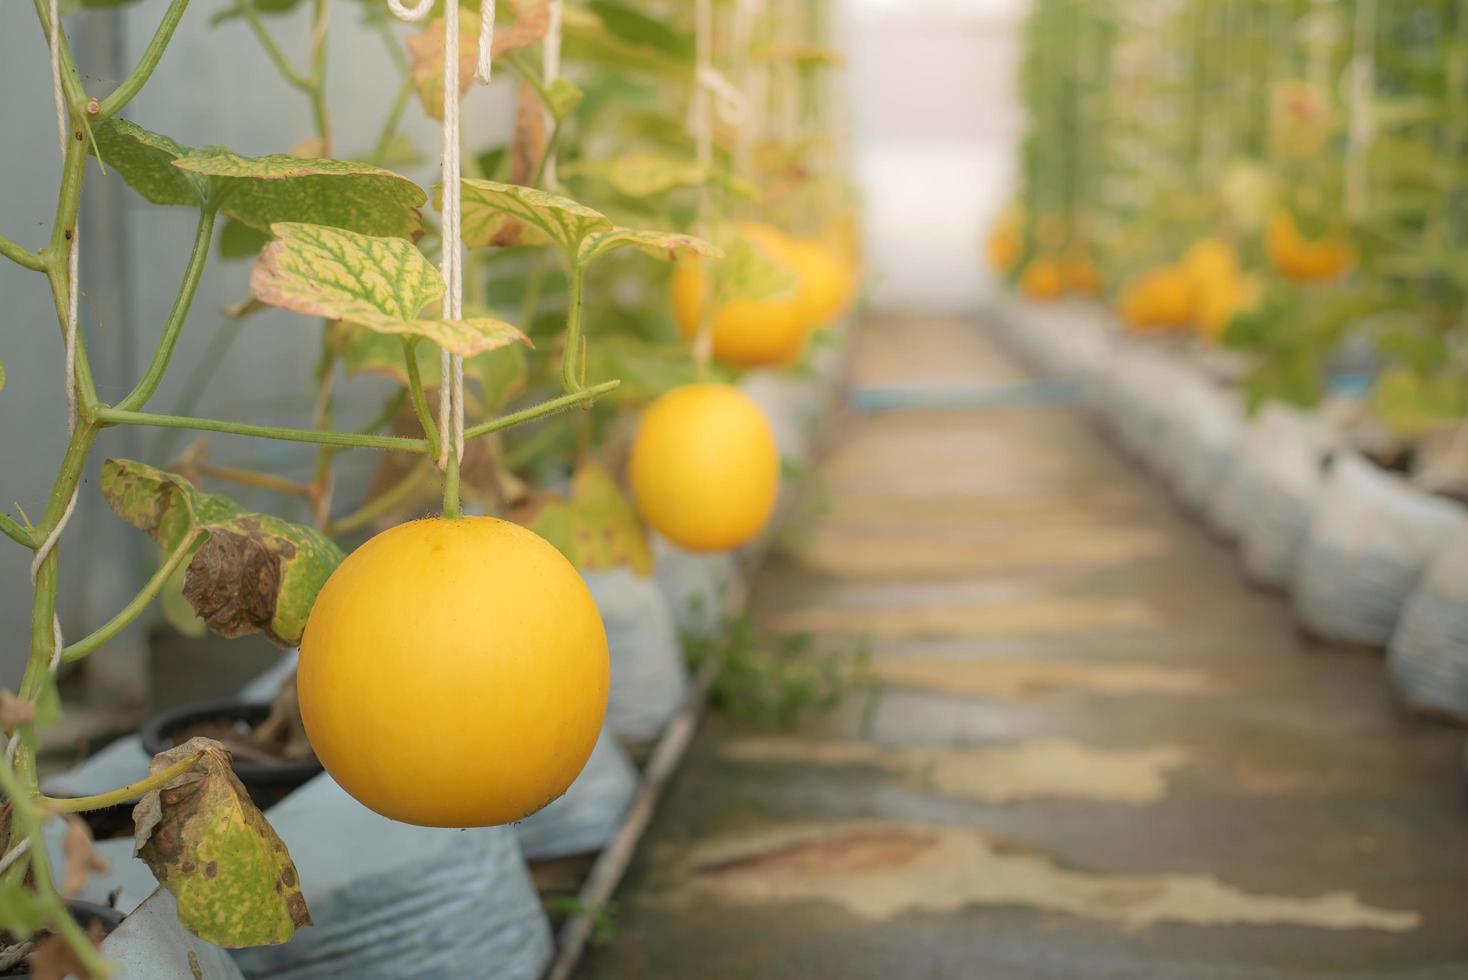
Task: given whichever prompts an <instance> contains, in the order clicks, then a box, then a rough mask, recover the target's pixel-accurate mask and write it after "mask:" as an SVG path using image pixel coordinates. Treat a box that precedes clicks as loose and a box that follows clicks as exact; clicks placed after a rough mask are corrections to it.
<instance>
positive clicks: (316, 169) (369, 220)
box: [174, 146, 428, 238]
mask: <svg viewBox="0 0 1468 980" xmlns="http://www.w3.org/2000/svg"><path fill="white" fill-rule="evenodd" d="M174 166H175V167H177V168H178V169H180V170H183V171H186V172H188V173H193V174H198V175H200V176H202V177H207V178H209V179H210V180H212V181H213V182H214V185H215V186H216V188H217V189H218V191H219V193H220V194H222V195H223V197H222V200H223V204H222V206H221V208H220V210H221V211H223V212H224V213H225V214H227V215H229V216H231V217H234V218H238V219H239V220H240V221H243V222H244V223H245V224H247V225H249V226H250V227H252V228H254V229H256V230H257V231H262V232H263V231H269V230H270V226H271V225H273V224H275V223H276V222H283V221H292V222H302V223H306V224H314V225H330V226H331V227H333V228H345V229H348V230H350V231H356V232H361V233H362V234H364V235H386V236H391V237H395V238H417V237H418V236H419V235H420V234H422V232H423V219H422V216H421V215H420V214H419V213H418V209H419V208H421V207H422V206H423V205H424V203H426V202H427V200H428V196H427V195H426V194H424V193H423V188H421V187H419V186H418V185H417V184H415V183H413V182H412V181H411V180H409V179H408V178H406V177H404V176H402V175H401V174H396V173H393V172H392V171H391V170H384V169H382V168H381V167H374V166H372V165H371V164H368V163H360V162H357V161H354V160H313V159H308V158H305V157H294V156H290V155H288V154H284V153H277V154H272V155H270V156H263V157H242V156H240V155H239V154H237V153H234V152H233V151H231V150H227V149H224V148H222V147H217V146H210V147H204V148H203V149H198V150H193V151H191V152H190V153H188V154H187V155H185V156H183V157H180V158H179V159H178V160H177V161H176V162H175V163H174Z"/></svg>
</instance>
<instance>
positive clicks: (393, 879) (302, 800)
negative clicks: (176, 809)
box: [235, 772, 551, 980]
mask: <svg viewBox="0 0 1468 980" xmlns="http://www.w3.org/2000/svg"><path fill="white" fill-rule="evenodd" d="M484 776H485V778H493V774H492V773H491V772H486V773H485V774H484ZM267 816H268V817H269V819H270V823H271V825H272V826H274V827H275V830H276V833H278V834H279V835H280V837H281V839H282V840H283V841H285V844H286V846H287V847H288V848H289V849H290V852H291V857H292V858H294V859H295V863H296V870H297V871H299V872H300V878H301V888H302V891H303V893H304V894H305V896H306V903H307V905H308V906H309V907H310V910H311V917H312V918H313V919H314V920H315V923H316V924H315V925H314V926H312V927H311V928H309V929H302V930H301V931H300V932H298V933H296V935H295V937H294V938H292V939H291V941H290V942H288V943H286V944H285V945H283V946H265V947H258V948H254V949H243V950H237V951H236V952H235V960H236V962H238V963H239V964H240V967H241V969H242V970H243V971H244V973H245V975H246V976H247V977H250V978H257V977H258V978H260V980H266V978H269V980H339V978H343V977H349V978H351V980H402V978H404V977H413V978H415V980H463V978H465V977H483V978H485V980H534V978H536V977H538V976H539V975H540V973H541V971H542V970H543V969H544V968H545V965H546V963H547V962H548V960H549V958H550V954H551V936H550V928H549V926H548V925H547V923H546V919H545V912H544V911H543V909H542V908H541V904H540V897H539V896H538V895H537V894H536V891H535V887H534V886H533V884H532V883H531V881H530V876H529V873H528V872H527V871H526V869H525V862H524V859H523V858H522V857H521V856H520V847H519V844H518V843H517V842H516V840H515V833H514V831H513V830H511V829H510V828H509V827H485V828H475V829H471V830H448V829H438V828H429V827H414V826H410V825H408V824H403V823H397V822H395V821H392V820H388V819H387V818H386V817H382V816H379V815H377V814H376V813H373V812H372V811H371V810H369V809H367V808H366V807H364V806H362V804H360V803H358V802H357V801H356V800H354V799H352V798H351V797H350V796H348V795H347V793H346V792H345V791H344V790H343V789H342V788H341V787H340V786H338V785H337V784H336V782H335V781H334V780H332V778H331V777H330V776H329V775H327V774H325V773H323V774H322V775H320V776H317V777H316V778H315V779H313V780H311V782H309V783H307V784H306V785H305V786H303V787H301V788H300V789H298V790H296V792H294V793H292V794H291V795H290V796H289V797H287V798H286V799H285V800H284V801H283V802H281V803H280V804H278V805H276V806H274V807H271V809H270V812H269V813H268V814H267Z"/></svg>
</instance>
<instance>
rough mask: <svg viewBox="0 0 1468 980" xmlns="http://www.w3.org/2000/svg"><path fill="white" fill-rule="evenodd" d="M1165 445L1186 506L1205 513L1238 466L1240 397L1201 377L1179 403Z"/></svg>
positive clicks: (1171, 477)
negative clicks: (1235, 462) (1228, 475)
mask: <svg viewBox="0 0 1468 980" xmlns="http://www.w3.org/2000/svg"><path fill="white" fill-rule="evenodd" d="M1174 405H1175V408H1176V414H1175V415H1174V417H1173V419H1172V422H1171V423H1170V424H1169V425H1168V426H1167V429H1166V431H1165V437H1164V442H1163V455H1164V462H1163V470H1164V472H1165V473H1166V474H1167V476H1168V480H1169V482H1170V483H1171V485H1172V488H1173V491H1174V492H1175V493H1176V494H1177V495H1178V499H1180V500H1181V501H1182V502H1183V504H1184V505H1186V506H1187V507H1188V508H1190V509H1192V510H1194V511H1205V510H1206V509H1207V508H1208V505H1209V504H1210V503H1211V501H1212V499H1213V496H1214V494H1216V493H1218V492H1219V488H1220V487H1221V485H1222V484H1223V482H1224V479H1225V477H1226V475H1227V474H1228V472H1229V470H1230V469H1231V468H1232V467H1233V465H1234V460H1235V458H1236V457H1237V455H1238V452H1239V446H1240V443H1241V442H1242V440H1243V435H1244V412H1243V407H1242V406H1241V405H1240V403H1239V399H1238V397H1237V396H1236V395H1235V394H1233V393H1232V392H1227V391H1223V390H1221V389H1220V388H1218V386H1217V385H1215V384H1213V383H1212V382H1211V381H1209V380H1208V379H1206V378H1204V377H1201V376H1198V377H1194V378H1193V379H1192V380H1191V381H1190V382H1188V383H1187V384H1186V385H1185V386H1184V388H1183V389H1182V390H1180V391H1179V393H1178V397H1177V399H1176V400H1175V402H1174Z"/></svg>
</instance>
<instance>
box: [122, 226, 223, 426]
mask: <svg viewBox="0 0 1468 980" xmlns="http://www.w3.org/2000/svg"><path fill="white" fill-rule="evenodd" d="M215 213H216V212H215V209H214V207H212V206H209V207H205V208H202V209H200V211H199V225H198V228H197V229H196V230H195V232H194V245H193V250H192V251H191V252H190V253H189V264H188V265H187V266H186V267H185V268H184V276H183V284H182V285H181V286H180V287H179V290H178V297H177V298H176V299H175V300H174V301H173V309H172V310H170V311H169V313H168V322H167V323H165V324H164V326H163V334H162V335H161V336H160V337H159V338H158V346H157V347H156V348H155V349H154V351H153V357H152V359H151V360H150V361H149V362H148V370H147V371H146V372H145V373H144V374H143V377H142V380H140V381H139V382H138V383H137V385H136V386H135V387H134V388H133V390H132V391H131V392H129V393H128V395H127V397H126V398H124V399H123V400H122V401H120V402H118V403H117V405H116V408H117V409H118V410H120V411H128V412H136V411H141V410H142V408H143V406H145V405H147V404H148V399H150V398H152V397H153V394H154V393H155V392H156V391H157V390H158V386H159V385H160V384H162V383H163V375H164V372H166V371H167V370H168V362H169V361H170V360H172V358H173V350H174V347H175V346H177V344H178V338H179V334H181V333H182V332H183V325H184V321H185V320H187V319H188V316H189V307H190V306H191V305H193V302H194V294H195V293H197V292H198V289H199V280H200V279H202V278H203V276H204V265H205V263H206V262H207V261H208V258H209V242H210V240H211V239H212V238H213V235H214V216H215Z"/></svg>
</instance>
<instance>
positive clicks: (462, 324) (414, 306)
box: [250, 223, 530, 357]
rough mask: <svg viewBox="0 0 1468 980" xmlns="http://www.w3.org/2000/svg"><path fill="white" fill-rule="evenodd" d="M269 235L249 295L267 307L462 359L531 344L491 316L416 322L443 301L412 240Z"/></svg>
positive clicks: (304, 232)
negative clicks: (417, 341) (421, 343)
mask: <svg viewBox="0 0 1468 980" xmlns="http://www.w3.org/2000/svg"><path fill="white" fill-rule="evenodd" d="M271 230H272V231H273V232H274V233H275V236H276V240H275V241H273V242H271V243H270V244H269V245H267V246H266V247H265V250H264V251H262V252H261V253H260V258H259V259H258V260H257V261H256V263H255V268H254V270H253V271H252V272H251V274H250V291H251V292H252V293H254V295H255V297H256V298H257V299H259V300H261V301H263V302H266V303H269V304H271V305H272V306H279V307H281V308H282V309H287V310H293V311H295V312H296V313H304V314H306V315H308V316H320V317H326V318H327V319H331V320H347V321H350V322H352V323H356V324H360V325H361V326H364V327H366V328H367V329H369V330H375V331H377V332H378V333H385V334H395V335H400V336H408V337H424V338H427V339H428V340H431V341H433V343H435V344H437V345H438V346H439V347H442V348H443V349H444V350H447V351H450V352H452V353H454V354H458V355H460V356H462V357H473V356H474V355H475V354H479V353H482V352H483V351H487V350H494V349H496V348H499V347H504V346H505V345H507V344H511V343H515V342H520V343H523V344H527V345H528V344H529V343H530V340H529V338H527V337H526V336H525V335H524V334H523V333H521V332H520V331H519V330H518V329H516V328H515V327H513V326H511V325H510V324H508V323H505V322H503V321H501V320H496V319H493V318H491V317H475V318H471V319H463V320H443V319H428V318H422V317H420V316H419V313H420V312H421V311H422V310H423V308H424V307H426V306H429V305H430V304H432V303H436V302H438V300H439V299H440V298H441V297H442V296H443V293H444V283H443V276H441V275H440V274H439V271H438V270H437V269H436V268H434V267H433V265H432V264H430V263H429V261H428V260H427V259H426V258H424V257H423V253H422V252H420V251H418V249H417V247H416V246H414V245H413V243H412V242H409V241H405V240H404V239H401V238H373V237H371V236H369V235H359V234H357V233H356V232H350V231H344V230H342V229H339V228H326V227H323V226H321V225H305V224H295V223H290V224H277V225H274V226H273V227H272V229H271Z"/></svg>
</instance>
